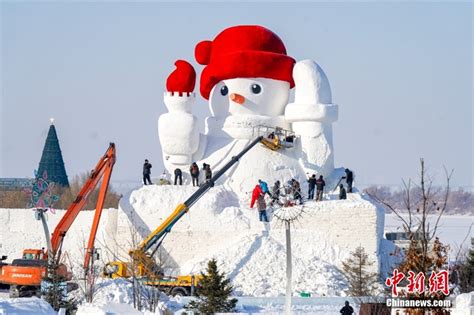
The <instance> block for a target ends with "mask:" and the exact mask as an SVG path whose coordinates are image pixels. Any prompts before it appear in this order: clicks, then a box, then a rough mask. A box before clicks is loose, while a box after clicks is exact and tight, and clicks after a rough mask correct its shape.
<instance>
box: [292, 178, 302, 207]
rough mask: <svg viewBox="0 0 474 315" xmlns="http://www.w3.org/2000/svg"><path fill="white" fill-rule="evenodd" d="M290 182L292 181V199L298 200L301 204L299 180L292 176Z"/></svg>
mask: <svg viewBox="0 0 474 315" xmlns="http://www.w3.org/2000/svg"><path fill="white" fill-rule="evenodd" d="M291 182H292V184H291V188H292V190H293V199H294V200H299V203H300V204H303V195H302V194H301V185H300V182H299V181H297V180H296V179H294V178H293V179H292V180H291Z"/></svg>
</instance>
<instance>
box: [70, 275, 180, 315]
mask: <svg viewBox="0 0 474 315" xmlns="http://www.w3.org/2000/svg"><path fill="white" fill-rule="evenodd" d="M95 290H96V291H95V292H96V293H95V295H94V300H93V302H92V303H81V304H80V305H79V307H78V310H77V313H76V315H107V314H117V315H118V314H123V315H129V314H130V315H134V314H137V315H141V314H145V315H147V314H150V315H151V314H164V313H165V311H167V310H168V311H170V310H171V311H172V310H177V309H181V308H182V307H183V305H182V304H180V303H179V302H177V300H176V299H174V298H170V297H168V296H167V295H165V294H163V293H161V294H160V296H159V302H158V305H157V307H156V310H155V312H154V313H152V312H150V311H147V310H146V307H147V306H148V305H146V302H147V301H146V300H143V304H144V306H143V310H142V311H138V310H136V309H135V308H133V288H132V283H131V282H130V281H127V280H124V279H115V280H104V279H99V280H98V282H97V284H96V289H95ZM76 294H77V292H76ZM82 302H83V301H82Z"/></svg>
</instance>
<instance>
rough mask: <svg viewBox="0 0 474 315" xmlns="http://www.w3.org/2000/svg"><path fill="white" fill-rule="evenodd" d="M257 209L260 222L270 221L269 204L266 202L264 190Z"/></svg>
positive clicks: (258, 199) (258, 200) (259, 197)
mask: <svg viewBox="0 0 474 315" xmlns="http://www.w3.org/2000/svg"><path fill="white" fill-rule="evenodd" d="M257 209H258V218H259V219H260V222H268V217H267V204H266V203H265V194H264V193H263V192H261V193H260V195H259V196H258V198H257Z"/></svg>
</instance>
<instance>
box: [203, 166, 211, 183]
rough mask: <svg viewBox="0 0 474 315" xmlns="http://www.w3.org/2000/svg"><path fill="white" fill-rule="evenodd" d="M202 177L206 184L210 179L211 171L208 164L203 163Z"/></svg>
mask: <svg viewBox="0 0 474 315" xmlns="http://www.w3.org/2000/svg"><path fill="white" fill-rule="evenodd" d="M204 175H205V176H206V182H208V181H210V180H211V178H212V170H211V166H210V165H209V164H206V163H204Z"/></svg>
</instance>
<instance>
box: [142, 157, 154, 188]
mask: <svg viewBox="0 0 474 315" xmlns="http://www.w3.org/2000/svg"><path fill="white" fill-rule="evenodd" d="M150 175H151V163H148V160H145V163H144V164H143V184H144V185H146V183H147V181H148V184H149V185H152V184H153V183H152V182H151V179H150Z"/></svg>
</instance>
